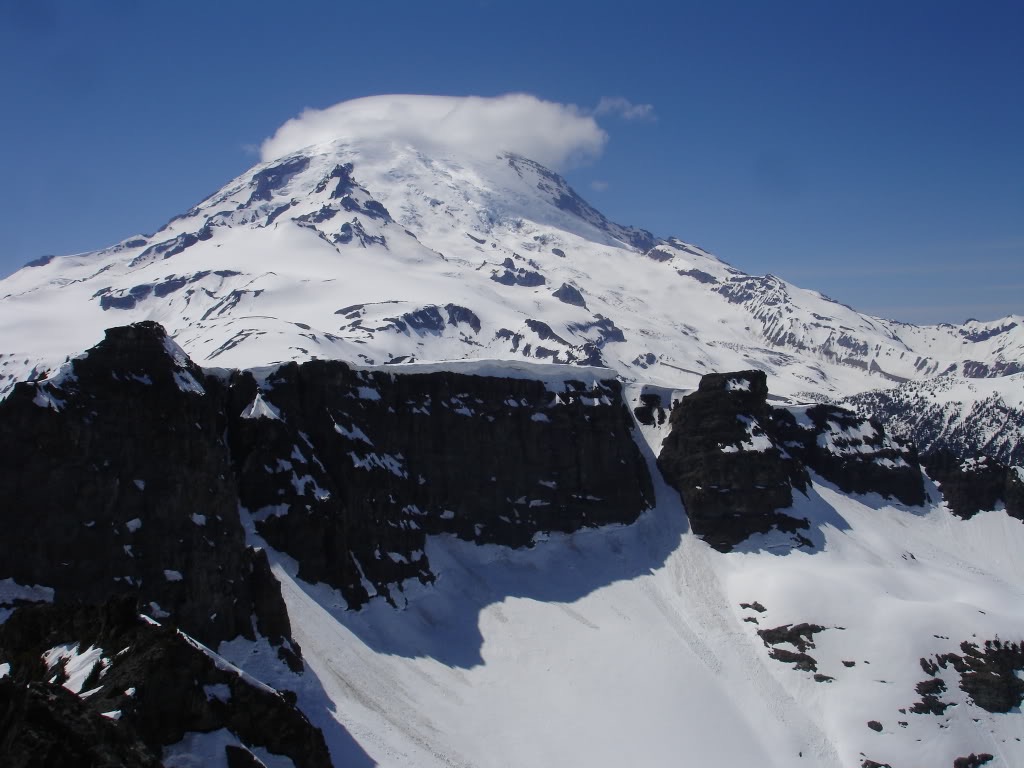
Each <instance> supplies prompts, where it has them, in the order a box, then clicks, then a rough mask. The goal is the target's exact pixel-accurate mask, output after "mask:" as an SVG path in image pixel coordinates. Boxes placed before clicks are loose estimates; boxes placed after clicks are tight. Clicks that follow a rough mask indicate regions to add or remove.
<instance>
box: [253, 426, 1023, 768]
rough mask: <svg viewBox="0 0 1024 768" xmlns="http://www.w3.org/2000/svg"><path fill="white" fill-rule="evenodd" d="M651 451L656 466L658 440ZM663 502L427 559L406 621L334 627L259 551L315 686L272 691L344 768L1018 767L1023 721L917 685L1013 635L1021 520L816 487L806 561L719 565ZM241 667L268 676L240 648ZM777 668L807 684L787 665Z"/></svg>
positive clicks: (348, 617) (755, 548) (740, 557)
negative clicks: (627, 515) (973, 762)
mask: <svg viewBox="0 0 1024 768" xmlns="http://www.w3.org/2000/svg"><path fill="white" fill-rule="evenodd" d="M644 431H645V434H646V436H647V438H648V440H650V441H651V442H652V443H654V448H655V449H656V448H657V443H658V442H660V436H661V434H662V431H661V430H659V429H658V428H656V427H649V428H645V430H644ZM652 471H654V472H656V470H654V468H653V466H652ZM657 491H658V505H657V507H656V508H655V509H654V510H652V511H651V512H649V513H647V514H645V515H644V516H643V517H642V518H641V519H640V521H638V522H637V523H636V524H634V525H631V526H627V527H621V528H613V529H608V528H605V529H601V530H592V531H583V532H579V533H577V534H574V535H572V536H552V537H550V539H548V540H546V541H542V542H539V543H538V545H537V546H536V547H534V548H533V549H529V550H521V551H513V550H508V549H504V548H500V547H490V546H487V547H480V546H474V545H471V544H467V543H464V542H458V541H456V540H454V539H450V538H447V537H440V538H433V539H431V540H430V543H429V547H428V555H429V557H430V560H431V562H432V563H433V564H434V567H435V569H436V570H437V573H438V581H437V583H436V584H435V585H433V586H432V587H430V588H419V587H417V586H416V585H410V589H409V592H408V596H409V598H410V599H409V603H408V605H407V606H406V607H405V608H404V609H402V610H399V611H396V610H394V609H393V608H391V607H389V606H387V605H385V604H384V603H383V601H374V602H372V603H371V604H370V605H368V606H367V607H365V608H364V609H363V610H361V611H360V612H357V613H355V612H350V611H346V610H345V603H344V600H343V599H342V598H341V597H340V595H338V594H337V593H335V592H333V591H332V590H330V589H328V588H326V587H324V586H323V585H320V586H311V585H309V584H306V583H304V582H302V581H300V580H299V579H297V578H296V576H295V571H296V565H295V563H294V562H292V561H291V560H290V559H289V558H287V557H284V556H282V555H280V554H276V555H275V554H272V560H273V562H274V571H275V573H276V574H277V575H278V578H279V579H280V580H281V582H282V585H283V592H284V596H285V600H286V602H287V604H288V607H289V611H290V615H291V619H292V623H293V626H294V627H295V628H296V637H297V639H298V641H299V643H300V644H301V646H302V648H303V651H304V654H305V658H306V660H307V663H308V665H309V668H310V670H311V672H312V674H313V676H314V678H313V679H310V680H307V681H305V682H304V683H300V681H297V680H295V679H291V680H290V682H288V683H285V684H287V685H290V686H291V687H298V688H299V690H300V703H301V704H302V706H303V708H304V710H305V711H306V712H307V713H308V714H309V715H310V717H311V718H312V719H313V720H314V722H316V723H317V724H318V725H320V726H321V727H323V728H324V729H325V733H326V735H327V740H328V743H329V744H331V745H332V748H333V750H334V756H335V759H336V761H337V762H339V763H343V762H344V759H346V758H349V759H351V760H352V761H353V762H352V764H355V765H368V764H369V763H368V762H367V756H369V758H370V759H371V760H372V761H374V762H375V763H376V764H379V765H381V766H523V765H552V764H569V765H594V766H621V765H623V764H626V763H630V764H642V765H652V766H661V765H677V764H680V763H685V764H690V763H692V764H695V765H766V766H780V767H781V766H787V767H788V766H797V765H809V766H811V765H813V766H836V767H838V766H853V765H856V766H860V765H861V764H862V763H864V761H866V760H875V761H877V762H879V763H888V764H891V765H893V766H899V767H902V766H910V765H922V764H923V765H952V764H953V761H954V759H956V758H957V757H962V756H967V755H969V754H971V753H978V754H981V753H987V754H991V755H993V756H994V760H993V762H992V763H991V765H993V766H1000V767H1001V768H1009V766H1015V765H1019V764H1020V763H1021V761H1024V743H1022V742H1020V741H1019V726H1018V724H1017V720H1019V713H1017V712H1011V713H1007V714H1000V713H994V712H988V711H986V710H984V709H982V708H981V707H979V706H977V705H976V704H975V703H973V701H972V700H971V698H970V697H968V696H967V694H965V692H964V691H962V690H960V688H959V687H958V686H959V682H960V680H959V677H958V675H957V673H956V672H955V671H954V669H953V668H952V667H951V666H949V665H945V664H944V665H943V667H942V668H939V667H936V668H935V673H934V675H932V674H930V673H929V672H928V671H926V669H925V666H927V665H928V664H929V663H930V662H933V661H934V660H935V658H936V656H937V655H939V654H946V653H956V654H963V653H964V650H963V649H962V648H961V643H962V642H963V641H970V642H972V643H975V644H977V645H979V646H982V647H983V644H984V641H985V640H992V639H995V638H996V636H997V635H998V636H999V637H1002V638H1003V639H1005V640H1011V639H1019V638H1021V637H1024V617H1022V616H1021V614H1020V612H1019V611H1018V610H1017V608H1016V606H1018V605H1019V604H1020V601H1021V598H1022V597H1024V566H1022V563H1021V561H1020V558H1019V557H1017V554H1016V553H1017V552H1018V551H1019V549H1020V547H1021V546H1022V545H1024V526H1021V525H1020V523H1019V521H1017V520H1013V519H1010V518H1008V517H1007V516H1006V515H1005V514H1004V513H1003V512H989V513H983V514H981V515H978V516H977V517H975V518H973V519H972V520H969V521H963V520H959V519H957V518H954V517H952V516H951V515H950V514H949V513H948V511H947V510H946V509H945V508H944V507H943V506H941V505H937V504H931V505H929V506H927V507H925V508H920V509H910V508H905V507H901V506H899V505H893V504H891V503H889V502H886V501H885V500H882V499H881V498H879V497H875V496H868V497H856V498H851V497H847V496H844V495H842V494H840V493H838V492H837V491H836V490H835V489H834V488H832V487H830V486H829V485H828V484H826V483H822V482H821V481H820V480H816V481H815V483H814V485H813V486H812V487H811V489H810V491H809V493H808V495H807V496H806V497H803V496H798V500H797V504H796V513H797V514H800V515H806V516H808V517H809V518H810V519H811V520H812V522H813V523H814V525H813V526H812V530H811V531H810V533H809V535H810V537H811V538H812V540H813V541H814V544H815V547H814V549H813V550H812V551H800V550H793V549H791V546H790V544H791V542H789V541H787V540H786V539H784V538H772V537H762V538H759V539H757V540H751V541H749V542H748V543H747V545H746V546H745V547H741V548H740V549H739V550H738V551H736V552H733V553H730V554H727V555H722V554H720V553H717V552H714V551H713V550H711V549H710V548H709V547H708V546H707V545H706V544H704V543H703V542H702V541H700V540H699V539H698V538H697V537H695V536H693V535H692V533H690V532H689V531H688V530H687V527H686V523H685V516H684V514H683V510H682V509H681V507H680V504H679V502H678V496H677V495H676V494H675V493H674V492H673V491H671V490H670V489H668V488H666V487H665V486H664V485H663V484H659V486H658V489H657ZM800 624H809V625H811V626H810V627H809V629H807V630H806V631H805V632H804V634H803V636H801V634H800V633H799V632H797V633H791V632H787V631H786V630H787V629H788V628H790V627H788V625H796V628H797V629H798V630H799V629H800V627H799V625H800ZM773 629H777V630H778V631H777V632H776V633H775V634H773V633H772V632H771V631H770V630H773ZM759 631H766V632H767V634H766V635H765V636H764V637H763V638H762V637H761V636H759V634H758V632H759ZM234 650H235V654H236V660H237V661H238V663H239V664H242V665H244V664H246V663H249V664H253V663H257V666H258V662H253V659H254V658H257V659H258V658H259V657H253V656H252V655H251V654H250V653H249V651H248V648H247V646H245V645H244V644H241V645H239V646H238V647H237V648H235V649H234ZM787 652H788V653H789V654H790V655H791V656H797V654H798V653H800V652H804V653H806V654H807V657H806V658H809V659H810V663H811V664H812V666H813V668H808V667H805V668H802V669H801V668H797V667H795V666H794V665H793V663H786V653H787ZM263 674H270V675H272V674H273V673H272V670H270V669H267V668H263ZM935 680H941V681H942V683H941V686H940V685H939V684H936V683H934V682H931V688H932V689H937V690H939V694H938V697H937V699H936V701H938V702H939V703H940V704H943V705H947V706H946V707H945V708H944V711H943V712H942V714H940V715H936V714H930V713H927V712H923V713H920V714H918V713H915V711H914V705H915V704H917V703H918V702H922V701H924V697H923V694H922V693H921V692H920V689H919V686H920V684H921V683H928V682H930V681H935ZM332 721H336V722H337V723H341V724H343V725H344V726H345V728H346V729H347V730H348V733H350V734H351V737H352V739H354V741H355V742H356V743H355V744H353V743H352V742H351V741H349V740H348V737H347V736H345V735H344V732H342V731H341V730H340V729H338V728H337V726H333V725H332ZM869 723H872V724H874V725H869ZM357 745H358V746H357Z"/></svg>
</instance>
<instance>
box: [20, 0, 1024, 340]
mask: <svg viewBox="0 0 1024 768" xmlns="http://www.w3.org/2000/svg"><path fill="white" fill-rule="evenodd" d="M509 92H525V93H530V94H534V95H536V96H538V97H540V98H542V99H546V100H550V101H555V102H561V103H571V104H577V105H579V106H580V107H581V108H584V109H593V108H594V107H596V105H598V104H599V103H600V101H601V99H602V98H611V97H614V98H622V99H626V100H628V101H629V102H630V103H632V104H637V105H647V104H649V105H651V112H650V114H648V115H646V116H638V117H635V118H634V119H627V118H626V117H625V116H624V115H623V114H622V113H621V111H618V112H615V111H611V112H608V113H607V114H604V115H599V116H598V119H599V121H600V124H601V126H602V127H603V128H604V130H605V131H607V133H608V134H609V136H610V140H609V141H608V144H607V146H606V148H605V151H604V153H603V155H602V156H601V157H600V158H598V159H596V160H595V161H593V162H592V163H590V164H589V165H585V166H581V167H577V168H574V169H571V170H569V171H568V172H567V174H566V175H567V176H568V178H569V179H570V181H571V182H572V183H573V184H574V185H575V186H576V187H577V189H578V190H579V191H580V193H581V194H583V195H584V196H585V197H586V198H588V199H589V200H590V201H591V202H593V203H594V204H595V205H596V206H597V207H598V208H600V209H601V210H602V211H604V212H605V213H606V214H607V215H608V216H609V217H611V218H613V219H615V220H617V221H620V222H622V223H627V224H634V225H637V226H642V227H645V228H647V229H650V230H652V231H653V232H655V233H656V234H659V235H670V234H671V235H677V236H679V237H681V238H682V239H684V240H688V241H690V242H694V243H697V244H699V245H701V246H703V247H705V248H707V249H709V250H711V251H712V252H714V253H715V254H717V255H718V256H720V257H721V258H723V259H725V260H726V261H729V262H730V263H732V264H735V265H736V266H738V267H740V268H741V269H744V270H746V271H748V272H752V273H757V274H762V273H766V272H771V273H773V274H777V275H780V276H781V277H783V278H786V279H788V280H790V281H792V282H794V283H797V284H798V285H802V286H804V287H808V288H814V289H817V290H820V291H822V292H824V293H826V294H828V295H830V296H832V297H834V298H836V299H839V300H840V301H843V302H845V303H848V304H851V305H853V306H854V307H856V308H857V309H860V310H862V311H867V312H871V313H874V314H881V315H884V316H887V317H893V318H896V319H900V320H907V321H911V322H940V321H949V322H958V321H962V320H963V319H965V318H967V317H977V318H980V319H993V318H996V317H999V316H1002V315H1005V314H1008V313H1024V298H1022V297H1024V139H1022V137H1024V3H1022V2H1020V0H1016V1H1015V2H1002V1H1001V0H988V1H987V2H984V3H968V2H942V1H941V0H932V1H930V2H915V1H914V0H900V1H899V2H891V0H890V1H888V2H875V1H874V0H859V1H858V2H844V1H842V0H828V1H825V0H817V1H815V2H810V1H808V2H787V1H786V0H782V1H781V2H776V3H768V2H755V1H754V0H747V1H746V2H730V1H729V0H723V1H721V2H710V0H709V1H707V2H695V3H687V2H679V3H668V2H664V3H650V2H648V3H645V2H632V3H629V4H626V3H622V2H601V1H599V0H596V1H595V0H591V1H590V2H578V3H577V2H555V0H548V1H547V2H529V1H525V2H514V3H513V2H498V1H497V0H492V1H487V0H481V1H476V0H447V1H438V2H433V3H423V2H376V3H369V2H364V3H346V2H332V3H304V2H293V3H290V4H287V5H283V4H280V3H263V2H255V1H251V2H244V3H243V2H184V1H182V2H177V3H174V4H168V3H159V4H158V3H149V2H144V0H105V1H103V2H99V1H97V2H85V1H84V0H78V1H77V2H72V1H70V0H69V1H68V2H60V1H58V0H0V94H2V98H3V119H2V120H0V146H2V147H3V155H2V157H3V170H4V178H3V184H2V185H0V274H7V273H9V272H11V271H13V270H14V269H16V268H18V267H19V266H20V265H21V264H23V263H24V262H25V261H28V260H29V259H32V258H35V257H37V256H40V255H42V254H46V253H56V254H65V253H72V252H77V251H84V250H90V249H94V248H99V247H102V246H104V245H108V244H111V243H113V242H116V241H118V240H120V239H122V238H124V237H126V236H128V235H132V234H135V233H137V232H151V231H153V230H155V229H156V228H158V227H159V226H160V225H162V224H163V223H164V222H165V221H166V220H167V219H169V218H170V217H171V216H173V215H175V214H176V213H179V212H182V211H184V210H185V209H187V208H188V207H190V206H191V205H192V204H194V203H196V202H198V201H199V200H200V199H201V198H203V197H205V196H206V195H207V194H208V193H210V192H212V191H213V190H215V189H216V188H218V187H220V186H221V185H222V184H224V183H225V182H227V181H228V180H229V179H230V178H232V177H233V176H235V175H237V174H238V173H240V172H242V171H243V170H245V169H246V168H247V167H249V166H250V165H252V164H253V163H254V162H256V161H257V160H258V156H257V154H256V152H255V149H254V148H255V147H258V146H259V144H260V143H261V142H262V141H263V140H264V139H265V138H266V137H268V136H270V135H272V134H273V133H274V132H275V130H276V129H277V128H278V127H279V126H280V125H281V124H282V123H284V122H285V121H286V120H288V119H289V118H292V117H294V116H295V115H297V114H298V113H299V112H300V111H302V109H304V108H305V107H327V106H330V105H332V104H334V103H336V102H340V101H344V100H346V99H351V98H356V97H361V96H370V95H374V94H386V93H424V94H444V95H468V94H474V95H481V96H494V95H499V94H504V93H509Z"/></svg>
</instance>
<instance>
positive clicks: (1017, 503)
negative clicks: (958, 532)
mask: <svg viewBox="0 0 1024 768" xmlns="http://www.w3.org/2000/svg"><path fill="white" fill-rule="evenodd" d="M924 467H925V470H927V472H928V475H929V477H931V478H932V480H934V481H935V482H936V483H938V484H939V490H940V491H941V492H942V497H943V498H944V499H945V500H946V504H947V505H949V509H950V511H951V512H952V513H953V514H954V515H957V516H958V517H963V518H969V517H973V516H974V515H976V514H978V513H979V512H981V511H982V510H990V509H995V508H996V507H997V506H998V505H999V504H1000V503H1002V504H1004V505H1005V508H1006V513H1007V514H1008V515H1010V516H1011V517H1015V518H1017V519H1018V520H1024V471H1022V469H1021V468H1020V467H1008V466H1007V465H1006V464H1003V463H1002V462H1000V461H997V460H996V459H993V458H992V457H990V456H980V457H978V458H972V459H960V458H958V457H957V456H956V455H954V454H953V452H952V451H948V450H938V451H934V452H933V453H930V454H929V455H928V456H926V457H925V458H924Z"/></svg>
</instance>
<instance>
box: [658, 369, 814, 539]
mask: <svg viewBox="0 0 1024 768" xmlns="http://www.w3.org/2000/svg"><path fill="white" fill-rule="evenodd" d="M767 397H768V385H767V383H766V379H765V375H764V372H763V371H741V372H738V373H732V374H709V375H707V376H704V377H703V378H702V379H701V381H700V385H699V387H698V389H697V391H696V392H695V393H693V394H692V395H689V396H688V397H685V398H683V399H682V400H681V401H680V403H679V405H678V407H676V408H675V409H674V410H673V411H672V415H671V417H670V418H669V423H670V425H671V427H672V431H671V432H670V433H669V436H668V437H667V438H665V442H664V443H663V445H662V449H661V454H660V455H659V457H658V467H659V468H660V469H661V471H662V474H664V475H665V478H666V480H667V481H668V482H669V483H670V484H671V485H672V486H673V487H674V488H676V489H677V490H678V491H679V492H680V494H681V495H682V497H683V502H684V503H685V504H686V511H687V514H688V515H689V517H690V524H691V525H692V526H693V529H694V531H696V532H697V533H699V534H701V535H703V536H704V538H705V540H706V541H708V542H709V543H710V544H711V545H712V546H714V547H715V548H716V549H721V550H723V551H728V549H730V548H731V547H732V546H733V545H734V544H736V543H738V542H739V541H742V540H743V539H745V538H746V537H747V536H749V535H750V534H752V533H755V532H759V531H760V532H765V531H768V530H770V529H771V528H772V527H773V526H776V525H780V526H787V525H788V526H790V527H792V526H794V525H795V526H796V527H803V526H804V525H806V523H803V524H802V525H801V521H797V520H794V519H793V518H790V517H787V516H785V515H780V514H778V512H777V510H780V509H785V508H786V507H789V506H792V504H793V485H796V486H797V487H799V488H803V487H805V485H806V482H807V476H806V473H805V472H804V470H803V469H802V467H800V466H799V465H798V464H797V462H795V461H794V460H793V459H792V458H790V457H789V456H788V455H787V454H786V453H785V452H784V451H782V450H781V449H780V448H779V447H778V446H777V445H776V444H775V443H774V442H773V441H772V439H771V438H770V437H769V436H768V433H767V431H766V428H767V427H770V422H771V420H772V418H773V415H772V412H771V409H770V408H769V407H768V404H767Z"/></svg>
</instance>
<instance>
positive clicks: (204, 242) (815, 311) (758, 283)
mask: <svg viewBox="0 0 1024 768" xmlns="http://www.w3.org/2000/svg"><path fill="white" fill-rule="evenodd" d="M140 320H155V321H158V322H160V323H162V324H163V325H164V326H165V327H167V328H168V330H169V331H170V332H171V334H172V335H173V336H174V338H175V339H176V340H177V341H178V343H179V344H181V346H182V347H183V348H184V349H185V350H186V351H187V352H188V353H189V354H190V355H192V356H193V358H194V359H195V360H196V361H197V362H199V363H200V364H202V365H222V366H253V365H260V364H268V363H275V362H280V361H286V360H303V359H309V358H312V357H320V358H339V359H345V360H350V361H352V362H358V363H364V364H367V365H380V364H384V363H389V362H394V361H413V360H416V361H439V360H460V359H471V358H476V359H480V358H498V359H525V360H530V359H539V360H548V361H554V362H562V363H586V364H591V365H593V364H600V365H605V366H608V367H610V368H612V369H613V370H614V371H615V372H616V373H617V374H618V375H619V376H622V377H623V378H625V379H627V380H638V381H645V382H650V383H654V384H658V385H662V386H677V387H693V386H695V385H696V382H697V380H698V379H699V377H700V376H701V375H703V374H704V373H707V372H711V371H715V370H735V369H739V368H744V367H750V366H754V367H757V368H760V369H762V370H765V371H766V372H767V373H768V374H769V375H770V376H772V378H773V381H774V387H773V388H774V390H775V391H776V392H778V393H779V394H782V395H786V396H793V395H798V394H801V393H813V394H814V395H826V396H829V397H833V398H835V397H839V398H841V397H846V396H849V395H853V394H856V393H858V392H861V391H864V390H868V389H875V388H879V387H890V386H892V385H894V384H897V383H900V382H903V381H908V380H922V379H928V378H932V377H935V376H937V375H941V374H950V373H954V374H955V375H957V376H958V377H963V376H966V377H990V376H1007V375H1011V376H1012V375H1016V374H1019V373H1021V370H1022V364H1021V363H1020V360H1021V358H1022V356H1024V318H1021V317H1007V318H1004V319H1003V320H1000V321H994V322H987V323H986V322H977V321H969V322H968V323H966V324H964V325H962V326H953V325H938V326H913V325H908V324H904V323H897V322H893V321H888V320H883V319H880V318H874V317H870V316H866V315H863V314H860V313H858V312H856V311H855V310H853V309H851V308H850V307H847V306H845V305H842V304H839V303H837V302H835V301H832V300H830V299H828V298H827V297H824V296H822V295H820V294H818V293H815V292H813V291H806V290H802V289H800V288H797V287H795V286H793V285H791V284H790V283H787V282H786V281H785V280H782V279H780V278H778V277H775V276H773V275H766V276H751V275H747V274H744V273H742V272H740V271H739V270H737V269H735V268H733V267H731V266H729V265H728V264H726V263H724V262H722V261H720V260H719V259H717V258H715V257H714V256H712V255H710V254H709V253H707V252H706V251H704V250H703V249H701V248H699V247H696V246H694V245H691V244H687V243H685V242H682V241H680V240H678V239H675V238H668V239H662V238H656V237H654V236H653V235H651V234H650V233H648V232H645V231H643V230H639V229H635V228H631V227H623V226H620V225H617V224H614V223H612V222H610V221H609V220H608V219H607V218H606V217H604V216H603V215H602V214H601V213H600V212H598V211H597V210H595V209H594V208H593V207H592V206H590V205H589V204H588V203H587V202H586V201H585V200H583V199H582V198H581V197H580V196H579V195H578V194H577V193H576V192H575V191H574V190H573V189H572V188H571V187H569V185H568V184H567V183H566V182H565V180H564V179H563V178H561V177H560V176H558V175H557V174H556V173H554V172H552V171H550V170H548V169H547V168H545V167H544V166H542V165H540V164H538V163H536V162H533V161H531V160H529V159H526V158H524V157H521V156H518V155H515V154H510V153H500V154H492V155H486V156H481V155H479V154H474V153H466V154H463V155H454V154H451V153H444V154H429V153H428V152H427V151H425V150H423V149H420V148H417V147H416V146H413V145H410V144H408V143H404V142H403V141H401V140H398V139H381V140H362V141H360V142H359V143H357V144H355V143H351V142H349V141H346V140H336V141H332V142H328V143H326V144H320V145H315V146H311V147H307V148H305V149H303V150H301V151H299V152H296V153H292V154H289V155H286V156H284V157H281V158H277V159H275V160H273V161H271V162H268V163H264V164H261V165H258V166H256V167H254V168H252V169H251V170H249V171H247V172H246V173H244V174H242V175H241V176H239V177H238V178H237V179H235V180H233V181H232V182H230V183H229V184H227V185H225V186H224V187H223V188H222V189H220V190H218V191H217V192H216V193H214V194H213V195H211V196H210V197H208V198H207V199H206V200H204V201H202V202H201V203H199V204H198V205H196V206H195V207H194V208H192V209H190V210H189V211H187V212H186V213H184V214H183V215H180V216H177V217H175V218H174V219H172V220H171V221H170V222H168V224H167V225H166V226H164V227H163V228H162V229H161V230H159V231H158V232H156V233H155V234H153V235H146V236H139V237H134V238H130V239H128V240H125V241H124V242H121V243H119V244H117V245H115V246H113V247H111V248H107V249H104V250H101V251H97V252H93V253H86V254H79V255H75V256H68V257H63V258H54V259H50V260H48V261H46V262H45V263H36V264H35V265H33V266H29V267H26V268H24V269H22V270H21V271H19V272H17V273H15V274H14V275H12V276H10V277H9V278H7V279H6V280H4V281H3V282H2V283H0V341H2V344H0V349H3V350H4V353H3V360H2V362H0V366H2V367H0V371H2V374H0V375H2V377H3V378H2V379H0V381H2V382H3V384H2V386H3V391H7V390H8V389H9V388H10V385H11V384H12V383H13V382H14V381H16V380H19V379H23V378H27V377H29V376H39V375H41V373H42V372H43V371H45V370H52V369H54V368H55V367H57V366H59V364H60V363H61V362H62V361H63V360H64V358H65V357H66V356H67V355H68V354H72V353H75V352H77V351H78V350H80V349H83V348H85V347H87V346H90V345H92V344H94V343H96V342H97V341H99V339H100V338H101V337H102V330H103V329H104V328H107V327H110V326H112V325H119V324H124V323H127V322H136V321H140ZM26 361H28V362H27V363H26ZM1017 383H1019V382H1017Z"/></svg>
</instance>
